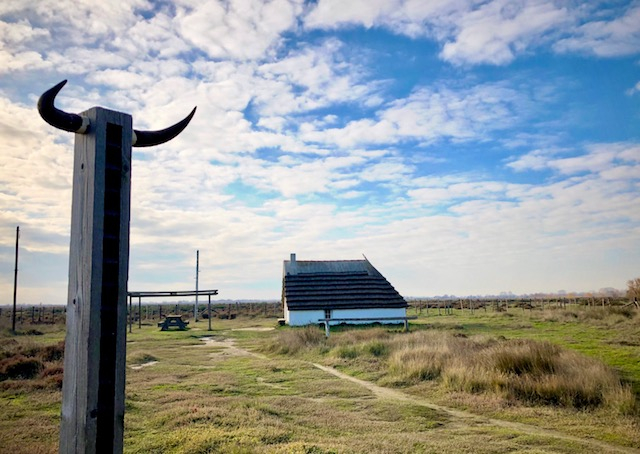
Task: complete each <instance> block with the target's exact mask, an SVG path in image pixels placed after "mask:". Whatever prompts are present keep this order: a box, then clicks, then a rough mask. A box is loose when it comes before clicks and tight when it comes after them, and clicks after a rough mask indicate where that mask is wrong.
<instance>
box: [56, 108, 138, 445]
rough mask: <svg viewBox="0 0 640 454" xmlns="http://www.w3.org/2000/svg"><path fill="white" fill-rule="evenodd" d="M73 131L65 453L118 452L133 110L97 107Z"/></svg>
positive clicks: (63, 428) (121, 424)
mask: <svg viewBox="0 0 640 454" xmlns="http://www.w3.org/2000/svg"><path fill="white" fill-rule="evenodd" d="M82 116H85V117H88V118H89V120H90V122H91V127H90V131H89V133H87V134H76V137H75V152H74V171H73V201H72V210H71V248H70V254H69V292H68V303H67V335H66V341H65V357H64V381H63V387H62V417H61V425H60V452H61V453H95V452H101V453H121V452H122V447H123V429H124V387H125V353H126V352H125V349H126V323H127V276H128V269H129V206H130V188H131V136H132V129H131V116H130V115H127V114H124V113H121V112H114V111H110V110H107V109H103V108H100V107H94V108H92V109H90V110H88V111H86V112H84V113H82Z"/></svg>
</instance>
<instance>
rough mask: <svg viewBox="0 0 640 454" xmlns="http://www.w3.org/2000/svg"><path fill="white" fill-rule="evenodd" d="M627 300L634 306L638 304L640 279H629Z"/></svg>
mask: <svg viewBox="0 0 640 454" xmlns="http://www.w3.org/2000/svg"><path fill="white" fill-rule="evenodd" d="M627 298H629V300H631V301H634V302H635V303H636V306H637V305H638V302H640V277H637V278H635V279H631V280H630V281H628V282H627Z"/></svg>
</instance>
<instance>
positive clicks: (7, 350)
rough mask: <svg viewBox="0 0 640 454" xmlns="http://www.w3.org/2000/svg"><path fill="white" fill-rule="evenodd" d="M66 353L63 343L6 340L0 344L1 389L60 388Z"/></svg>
mask: <svg viewBox="0 0 640 454" xmlns="http://www.w3.org/2000/svg"><path fill="white" fill-rule="evenodd" d="M63 355H64V342H58V343H56V344H53V345H40V344H37V343H35V342H30V341H29V340H24V339H21V341H20V342H19V341H17V340H15V339H6V342H3V343H2V344H1V346H0V389H14V390H19V389H26V390H28V389H42V388H54V389H59V388H61V387H62V372H63V368H62V359H63Z"/></svg>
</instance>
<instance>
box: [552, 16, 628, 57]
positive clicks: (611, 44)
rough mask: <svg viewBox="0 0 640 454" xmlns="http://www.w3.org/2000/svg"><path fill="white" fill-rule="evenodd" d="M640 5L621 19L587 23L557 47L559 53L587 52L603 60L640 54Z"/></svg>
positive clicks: (561, 41) (556, 45) (558, 43)
mask: <svg viewBox="0 0 640 454" xmlns="http://www.w3.org/2000/svg"><path fill="white" fill-rule="evenodd" d="M638 23H640V6H637V5H635V6H631V7H629V8H628V9H627V11H626V12H625V13H624V15H623V16H621V17H616V18H613V19H611V20H594V21H590V22H586V23H584V24H582V25H580V26H578V27H577V28H576V29H575V30H572V32H571V36H570V37H568V38H564V39H561V40H559V41H558V42H556V43H555V44H554V49H555V50H556V51H557V52H563V53H564V52H585V53H589V54H594V55H597V56H600V57H619V56H624V55H634V54H637V53H638V52H640V29H639V27H638Z"/></svg>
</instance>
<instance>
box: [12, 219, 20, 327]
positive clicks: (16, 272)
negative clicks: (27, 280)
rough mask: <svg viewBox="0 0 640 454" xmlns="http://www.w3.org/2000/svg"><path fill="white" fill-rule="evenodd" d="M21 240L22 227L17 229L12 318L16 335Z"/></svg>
mask: <svg viewBox="0 0 640 454" xmlns="http://www.w3.org/2000/svg"><path fill="white" fill-rule="evenodd" d="M19 240H20V226H18V227H16V267H15V272H14V274H13V314H12V316H11V332H12V333H13V334H15V333H16V299H17V295H18V242H19Z"/></svg>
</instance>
